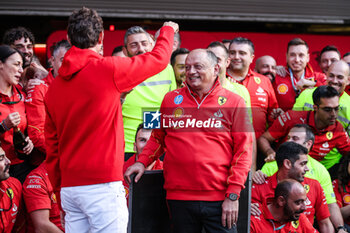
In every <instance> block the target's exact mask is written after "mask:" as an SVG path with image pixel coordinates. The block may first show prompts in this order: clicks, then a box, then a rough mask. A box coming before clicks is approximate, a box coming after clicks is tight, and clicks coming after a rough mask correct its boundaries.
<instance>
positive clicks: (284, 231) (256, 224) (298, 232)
mask: <svg viewBox="0 0 350 233" xmlns="http://www.w3.org/2000/svg"><path fill="white" fill-rule="evenodd" d="M261 209H262V211H261V212H262V213H261V214H260V215H259V216H251V219H250V221H251V222H250V232H251V233H270V232H274V233H292V232H293V233H315V232H318V231H317V230H315V229H314V228H313V226H312V224H311V223H310V222H309V220H308V218H307V217H306V216H305V214H300V217H299V220H297V221H292V222H287V223H285V224H280V223H279V222H277V221H276V220H275V219H274V218H273V216H272V214H271V212H270V211H269V209H268V208H267V205H266V202H265V203H264V204H263V205H262V208H261Z"/></svg>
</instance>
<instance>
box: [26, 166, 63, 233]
mask: <svg viewBox="0 0 350 233" xmlns="http://www.w3.org/2000/svg"><path fill="white" fill-rule="evenodd" d="M23 198H24V201H25V204H26V207H27V212H28V214H30V213H31V212H33V211H35V210H42V209H48V210H50V221H51V222H52V223H54V224H55V225H56V226H57V227H58V228H60V229H61V230H62V231H64V229H63V228H62V225H61V219H60V210H59V207H58V204H57V200H56V196H55V194H54V193H53V189H52V186H51V183H50V180H49V177H48V175H47V171H46V164H45V162H44V163H42V164H41V165H40V166H39V167H38V168H36V169H34V170H33V171H32V172H30V173H29V175H28V176H27V178H26V180H25V181H24V183H23ZM27 232H28V233H34V232H35V230H34V226H33V222H32V220H31V218H30V216H29V217H28V224H27Z"/></svg>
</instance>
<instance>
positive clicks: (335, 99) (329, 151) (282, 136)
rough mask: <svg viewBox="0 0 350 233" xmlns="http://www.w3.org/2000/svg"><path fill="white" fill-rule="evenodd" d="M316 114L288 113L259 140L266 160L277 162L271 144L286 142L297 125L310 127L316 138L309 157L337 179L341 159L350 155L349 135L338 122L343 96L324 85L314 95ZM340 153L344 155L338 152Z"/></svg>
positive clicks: (279, 118)
mask: <svg viewBox="0 0 350 233" xmlns="http://www.w3.org/2000/svg"><path fill="white" fill-rule="evenodd" d="M312 99H313V103H314V105H313V108H314V111H292V110H290V111H288V112H286V113H285V114H283V115H282V116H280V117H278V118H277V120H276V121H275V122H274V123H273V125H272V126H271V127H270V128H269V129H268V130H267V131H266V132H265V133H264V134H263V135H262V136H261V137H260V138H259V139H258V146H259V149H260V150H261V151H263V153H264V154H265V155H266V157H267V158H266V161H272V160H274V153H275V152H274V150H273V149H272V147H271V143H273V142H274V141H276V140H277V141H279V142H283V141H285V140H286V137H287V135H288V132H289V130H290V129H291V128H292V127H293V126H294V125H295V124H307V125H308V126H310V128H311V130H312V132H313V133H314V135H315V143H314V145H313V147H312V149H311V150H310V152H309V155H310V156H311V157H313V158H314V159H316V160H318V161H319V162H321V163H322V164H323V165H324V166H325V167H326V168H327V170H328V171H329V173H330V175H331V177H333V178H334V177H336V174H337V171H338V165H339V160H340V159H341V157H342V155H344V156H345V155H347V153H348V152H350V144H349V136H348V135H347V133H346V132H345V130H344V128H343V126H342V125H341V124H340V123H339V122H338V121H337V116H338V111H339V93H338V92H337V90H336V89H334V88H333V87H331V86H320V87H318V88H316V90H315V91H314V92H313V94H312ZM338 151H339V152H340V153H338Z"/></svg>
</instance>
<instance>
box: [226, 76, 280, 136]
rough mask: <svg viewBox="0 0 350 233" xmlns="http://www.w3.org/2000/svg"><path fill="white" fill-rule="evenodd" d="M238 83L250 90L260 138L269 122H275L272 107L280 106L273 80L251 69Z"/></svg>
mask: <svg viewBox="0 0 350 233" xmlns="http://www.w3.org/2000/svg"><path fill="white" fill-rule="evenodd" d="M228 76H229V75H228ZM231 79H232V78H231ZM238 83H240V84H242V85H244V86H245V87H246V88H247V89H248V91H249V94H250V102H251V108H252V115H253V126H254V130H255V137H256V138H259V137H260V136H261V135H262V134H263V133H264V132H265V131H266V126H267V124H272V122H273V119H272V118H271V112H272V109H275V108H278V103H277V100H276V96H275V92H274V90H273V87H272V84H271V81H270V79H269V78H267V77H266V76H264V75H261V74H258V73H256V72H254V71H252V70H249V72H248V74H247V77H246V78H245V79H244V80H243V81H241V82H238Z"/></svg>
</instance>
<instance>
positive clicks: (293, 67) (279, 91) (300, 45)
mask: <svg viewBox="0 0 350 233" xmlns="http://www.w3.org/2000/svg"><path fill="white" fill-rule="evenodd" d="M286 59H287V66H286V67H284V68H282V69H283V71H284V72H283V73H284V74H285V75H278V74H277V75H276V78H275V81H274V82H273V88H274V90H275V93H276V97H277V100H278V105H279V106H280V108H282V109H283V111H288V110H290V109H292V107H293V104H294V102H295V98H296V97H297V96H298V95H299V94H300V92H301V91H302V90H304V89H305V88H309V87H313V86H320V85H324V84H325V81H326V80H325V79H326V77H325V75H324V74H323V73H319V72H314V71H313V69H312V67H311V65H310V64H309V60H310V56H309V46H308V45H307V43H306V42H305V41H303V40H302V39H300V38H295V39H293V40H291V41H289V43H288V46H287V54H286Z"/></svg>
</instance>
